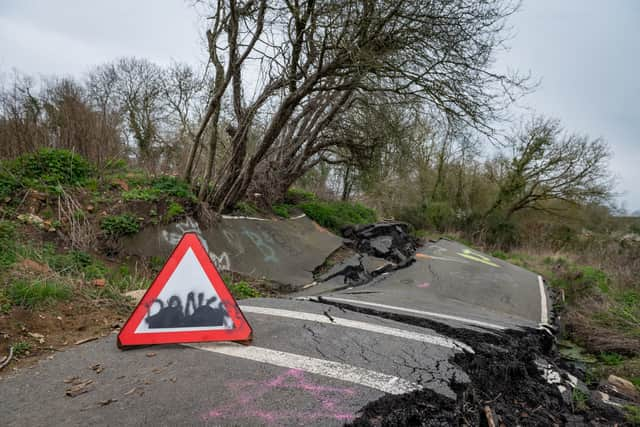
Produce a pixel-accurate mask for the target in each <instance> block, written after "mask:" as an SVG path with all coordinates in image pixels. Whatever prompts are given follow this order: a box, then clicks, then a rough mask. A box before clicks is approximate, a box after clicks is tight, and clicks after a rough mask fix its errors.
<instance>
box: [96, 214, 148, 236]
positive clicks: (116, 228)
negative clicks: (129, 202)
mask: <svg viewBox="0 0 640 427" xmlns="http://www.w3.org/2000/svg"><path fill="white" fill-rule="evenodd" d="M100 228H101V229H102V231H104V233H105V234H106V235H107V236H108V237H112V238H118V237H122V236H129V235H131V234H136V233H137V232H138V231H140V222H139V220H138V218H136V217H135V216H133V215H131V214H122V215H115V216H108V217H105V218H104V219H103V220H102V222H101V223H100Z"/></svg>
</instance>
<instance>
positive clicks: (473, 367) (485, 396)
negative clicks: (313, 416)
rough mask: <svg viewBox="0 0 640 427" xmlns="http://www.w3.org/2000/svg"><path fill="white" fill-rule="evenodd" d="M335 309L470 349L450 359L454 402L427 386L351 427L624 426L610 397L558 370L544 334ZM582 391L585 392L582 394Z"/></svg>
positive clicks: (374, 409) (389, 399) (363, 413)
mask: <svg viewBox="0 0 640 427" xmlns="http://www.w3.org/2000/svg"><path fill="white" fill-rule="evenodd" d="M325 303H326V301H325ZM333 304H334V305H336V306H339V307H341V308H343V309H348V310H353V311H358V312H362V313H366V314H369V315H374V316H379V317H384V318H387V319H391V320H395V321H399V322H403V323H408V324H412V325H416V326H421V327H426V328H429V329H432V330H434V331H436V332H438V333H441V334H443V335H446V336H448V337H450V338H453V339H456V340H459V341H462V342H464V343H465V344H467V345H469V346H471V347H472V348H473V349H474V351H475V354H471V353H467V352H464V353H457V354H456V355H454V356H453V357H452V358H451V360H450V362H452V363H454V364H455V365H457V366H459V367H460V368H461V369H462V370H463V371H464V372H465V373H466V374H467V375H468V376H469V379H470V382H468V383H464V382H461V381H459V379H457V378H455V376H453V377H452V378H450V379H449V387H450V388H451V389H452V390H453V391H454V392H455V393H456V395H457V398H456V400H455V401H454V400H451V399H448V398H446V397H443V396H440V395H438V394H436V393H435V392H433V391H431V390H428V389H423V390H419V391H415V392H412V393H408V394H405V395H401V396H385V397H383V398H381V399H379V400H377V401H374V402H371V403H369V404H367V405H366V406H364V407H363V408H362V409H361V410H360V411H359V412H358V415H359V416H358V417H357V418H356V419H355V420H353V421H352V424H351V425H353V426H374V425H375V426H392V425H393V426H397V425H416V426H449V425H462V426H465V425H468V426H477V425H484V426H487V425H490V423H491V422H494V424H495V425H497V426H502V425H505V426H511V425H514V426H515V425H520V426H540V425H558V426H560V425H613V424H615V423H619V424H622V423H623V422H624V413H623V411H622V407H621V406H618V405H616V404H611V403H616V402H617V400H616V399H614V398H607V397H603V396H602V395H594V394H590V393H589V392H588V391H589V390H588V389H587V388H586V386H584V384H583V383H581V382H580V381H578V380H577V379H576V378H575V377H573V376H571V375H569V374H567V373H566V372H564V371H563V370H562V369H560V368H558V367H557V363H556V362H557V360H558V354H557V351H556V346H555V342H554V341H555V337H554V336H553V335H551V334H550V333H549V332H548V331H547V330H544V329H523V330H507V331H503V332H499V333H498V332H495V331H494V332H491V333H489V332H479V331H475V330H470V329H465V328H454V327H452V326H448V325H445V324H442V323H439V322H436V321H433V320H428V319H424V318H416V317H411V316H407V315H400V314H395V313H387V312H381V311H377V310H374V309H368V308H360V307H354V306H348V305H345V304H340V303H333ZM573 387H578V388H579V389H580V392H576V393H578V394H579V395H580V396H583V398H584V402H581V403H582V405H583V406H580V407H579V405H575V404H574V403H575V402H574V400H575V399H576V398H575V396H576V394H575V393H574V392H573ZM583 390H586V391H587V393H586V394H583V393H584V392H583ZM567 393H568V395H569V396H570V399H568V400H567V399H566V396H567ZM563 395H564V396H563ZM603 401H606V402H604V403H603ZM487 407H488V410H487Z"/></svg>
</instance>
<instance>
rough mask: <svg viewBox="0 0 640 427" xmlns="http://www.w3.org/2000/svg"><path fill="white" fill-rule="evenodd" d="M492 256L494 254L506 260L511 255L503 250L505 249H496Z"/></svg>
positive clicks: (495, 256)
mask: <svg viewBox="0 0 640 427" xmlns="http://www.w3.org/2000/svg"><path fill="white" fill-rule="evenodd" d="M491 256H493V257H494V258H498V259H501V260H506V259H507V258H509V256H508V255H507V254H506V253H505V252H503V251H494V252H493V253H492V254H491Z"/></svg>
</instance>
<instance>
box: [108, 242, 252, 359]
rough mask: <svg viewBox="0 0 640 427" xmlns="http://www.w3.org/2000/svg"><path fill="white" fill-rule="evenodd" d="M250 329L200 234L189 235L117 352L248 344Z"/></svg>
mask: <svg viewBox="0 0 640 427" xmlns="http://www.w3.org/2000/svg"><path fill="white" fill-rule="evenodd" d="M250 339H251V326H249V323H248V322H247V320H246V319H245V318H244V315H243V314H242V311H240V308H239V307H238V304H237V303H236V301H235V299H233V296H232V295H231V293H230V292H229V290H228V289H227V286H226V285H225V284H224V281H223V280H222V278H221V277H220V274H219V273H218V270H217V269H216V267H215V265H214V264H213V262H212V261H211V258H210V257H209V254H208V253H207V251H206V250H205V248H204V247H203V245H202V243H201V242H200V239H199V238H198V235H197V234H196V233H186V234H185V235H184V236H182V239H181V240H180V242H179V243H178V245H177V246H176V248H175V249H174V250H173V253H172V254H171V256H170V257H169V259H168V260H167V262H166V264H165V265H164V267H162V270H161V271H160V273H159V274H158V277H156V279H155V280H154V281H153V283H152V284H151V286H150V287H149V289H148V290H147V292H146V293H145V294H144V296H143V297H142V300H141V301H140V303H139V304H138V306H137V307H136V309H135V310H134V311H133V314H131V317H129V320H127V322H126V323H125V324H124V326H123V327H122V330H121V331H120V334H118V347H120V348H123V347H129V346H135V345H147V344H168V343H185V342H202V341H247V340H250Z"/></svg>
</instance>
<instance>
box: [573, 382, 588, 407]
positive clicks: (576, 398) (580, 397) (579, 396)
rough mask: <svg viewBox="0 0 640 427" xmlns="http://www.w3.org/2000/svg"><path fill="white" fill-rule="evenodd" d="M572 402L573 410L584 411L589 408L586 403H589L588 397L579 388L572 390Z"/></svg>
mask: <svg viewBox="0 0 640 427" xmlns="http://www.w3.org/2000/svg"><path fill="white" fill-rule="evenodd" d="M571 397H572V400H573V405H574V408H575V409H577V410H578V411H585V410H587V409H588V408H589V406H588V405H587V402H588V401H589V395H587V394H586V393H585V392H583V391H582V390H580V389H579V388H577V387H576V388H574V389H573V393H572V396H571Z"/></svg>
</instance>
